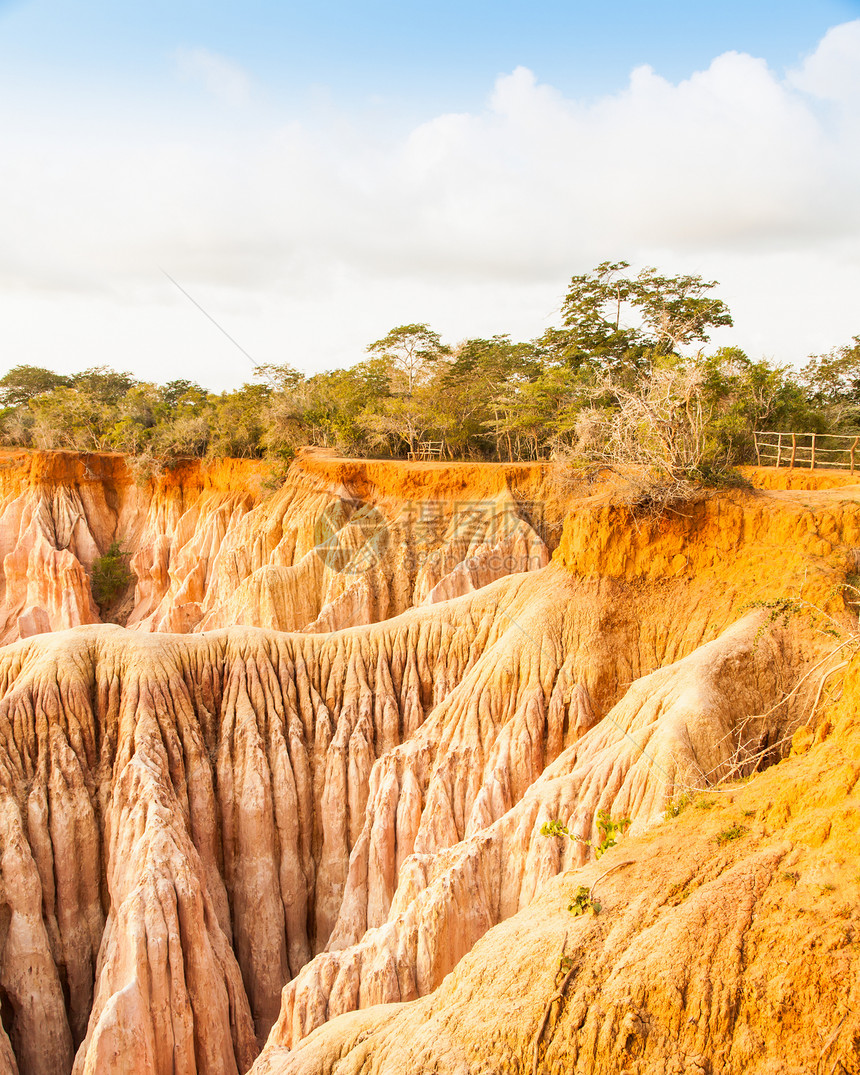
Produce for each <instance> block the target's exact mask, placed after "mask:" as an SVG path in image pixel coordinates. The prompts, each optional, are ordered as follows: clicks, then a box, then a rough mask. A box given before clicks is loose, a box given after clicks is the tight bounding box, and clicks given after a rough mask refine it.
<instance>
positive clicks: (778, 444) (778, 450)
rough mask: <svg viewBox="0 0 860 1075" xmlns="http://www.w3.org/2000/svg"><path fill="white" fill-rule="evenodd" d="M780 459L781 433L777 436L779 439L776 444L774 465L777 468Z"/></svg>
mask: <svg viewBox="0 0 860 1075" xmlns="http://www.w3.org/2000/svg"><path fill="white" fill-rule="evenodd" d="M781 459H782V433H780V434H779V439H778V440H777V442H776V465H777V466H779V462H780V460H781Z"/></svg>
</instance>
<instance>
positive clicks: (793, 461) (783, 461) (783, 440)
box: [753, 430, 860, 474]
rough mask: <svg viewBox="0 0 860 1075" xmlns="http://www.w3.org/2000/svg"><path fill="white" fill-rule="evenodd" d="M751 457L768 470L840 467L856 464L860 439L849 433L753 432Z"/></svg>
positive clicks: (849, 466) (850, 468)
mask: <svg viewBox="0 0 860 1075" xmlns="http://www.w3.org/2000/svg"><path fill="white" fill-rule="evenodd" d="M753 436H754V437H755V457H756V462H757V463H758V465H759V466H760V467H761V466H765V467H769V466H775V467H804V468H806V469H808V470H815V468H816V467H844V468H845V469H846V470H850V471H851V473H852V474H853V473H854V469H855V462H856V463H858V464H860V452H858V451H857V449H858V447H860V436H855V435H854V434H853V433H849V434H844V433H770V432H764V431H760V430H756V431H755V433H754V434H753Z"/></svg>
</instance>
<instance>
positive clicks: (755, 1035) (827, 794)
mask: <svg viewBox="0 0 860 1075" xmlns="http://www.w3.org/2000/svg"><path fill="white" fill-rule="evenodd" d="M858 706H860V662H858V659H857V658H856V657H855V659H854V661H853V663H852V666H851V669H850V672H849V674H848V677H847V681H846V684H845V690H844V694H843V696H842V700H841V703H840V704H838V705H837V706H836V707H835V709H833V710H831V713H830V715H829V717H828V719H826V720H824V721H823V722H822V723H821V724H820V725H819V729H818V732H817V733H816V734H814V735H813V734H810V733H808V732H806V731H805V730H804V732H803V733H802V734H798V736H797V737H796V746H795V751H794V753H793V756H792V757H791V758H790V759H788V760H787V761H784V762H782V763H780V764H779V765H777V766H775V767H774V768H772V769H770V770H768V771H767V772H765V773H763V774H761V775H760V776H757V777H756V778H755V779H754V780H753V781H751V782H749V783H748V784H745V785H737V784H735V785H728V786H725V787H722V788H720V789H719V790H716V791H714V792H712V793H711V794H699V795H696V796H694V797H693V799H692V801H691V802H690V803H688V804H687V805H686V806H685V808H684V809H683V810H682V811H680V816H678V812H676V811H673V814H674V816H669V817H667V818H666V819H665V820H662V821H661V822H660V823H658V824H657V825H655V826H654V827H652V828H651V829H650V831H649V832H648V833H647V834H644V835H640V836H636V835H630V836H628V837H627V838H626V839H625V840H624V841H623V843H622V844H621V846H619V847H616V848H614V849H612V850H610V851H609V852H608V853H607V854H606V856H605V857H604V858H602V859H601V860H600V861H599V862H594V861H591V862H589V863H588V864H585V865H582V866H580V867H578V868H576V869H574V870H573V871H572V872H569V873H564V874H561V875H559V876H558V877H556V878H553V879H551V880H549V881H548V882H547V883H546V884H545V885H544V887H543V890H542V891H541V892H540V893H539V894H538V895H537V896H536V898H535V899H534V900H533V901H532V902H531V903H530V904H529V905H528V907H527V908H525V909H523V910H521V911H520V912H519V913H517V914H515V915H513V916H512V917H510V918H508V919H507V920H506V921H504V922H503V923H502V924H500V925H498V926H496V927H495V928H494V929H492V930H491V931H490V932H488V933H487V934H486V935H485V936H484V937H483V939H481V940H479V941H478V942H477V943H476V944H475V946H474V947H473V948H472V950H471V952H470V953H469V954H468V955H465V956H464V957H463V959H462V960H461V961H460V962H459V963H458V965H457V966H456V968H455V969H454V970H453V971H452V972H451V973H450V974H449V975H448V976H447V977H446V978H445V979H444V980H443V982H442V983H441V984H440V985H439V987H438V988H437V989H436V990H435V991H434V992H432V993H429V994H428V995H426V996H424V997H423V998H421V999H417V1000H413V1001H411V1002H409V1003H402V1004H386V1005H379V1006H376V1007H370V1008H367V1009H366V1010H362V1011H354V1012H352V1013H350V1014H348V1015H342V1016H340V1017H339V1018H335V1019H333V1020H332V1021H331V1022H329V1023H327V1024H326V1025H325V1026H322V1027H320V1028H319V1029H318V1030H317V1031H316V1032H315V1033H313V1034H311V1035H310V1036H309V1037H307V1038H305V1039H304V1040H303V1041H301V1042H300V1043H299V1044H298V1045H297V1046H296V1047H294V1048H293V1049H292V1050H288V1049H286V1048H284V1047H282V1046H281V1045H279V1044H278V1040H277V1038H276V1036H275V1035H273V1036H272V1038H270V1041H269V1044H268V1045H267V1047H266V1049H265V1050H264V1051H263V1054H262V1056H261V1057H260V1059H259V1061H258V1062H257V1064H256V1065H255V1067H254V1069H253V1071H254V1075H309V1073H311V1072H313V1073H314V1075H331V1073H334V1072H339V1071H345V1070H348V1071H350V1072H354V1073H356V1075H395V1073H398V1075H399V1073H400V1072H404V1071H435V1072H439V1073H440V1075H459V1073H461V1072H465V1071H492V1072H498V1073H499V1075H514V1073H520V1072H523V1071H529V1072H532V1071H539V1072H544V1071H546V1072H551V1071H564V1072H573V1073H576V1075H611V1073H615V1072H619V1071H632V1072H652V1071H666V1072H671V1071H677V1072H686V1073H696V1075H701V1073H708V1072H717V1071H719V1072H726V1073H728V1075H741V1073H743V1075H750V1073H752V1075H765V1073H768V1075H770V1073H775V1072H780V1073H783V1072H784V1073H788V1072H801V1071H827V1072H831V1071H832V1072H848V1073H851V1075H853V1073H856V1072H857V1071H858V1070H860V1014H858V1013H860V1004H858V1001H860V986H858V982H860V976H858V963H860V958H858V952H857V940H858V936H860V915H858V907H860V878H858V875H857V869H856V865H857V861H858V855H860V835H858V828H857V824H856V820H857V812H858V809H860V721H858ZM556 839H557V838H556ZM508 853H509V854H510V853H511V852H510V851H509V852H508ZM583 890H584V891H586V892H589V893H592V894H593V899H594V901H596V902H598V903H599V904H600V909H599V913H594V911H593V910H592V911H587V912H586V913H585V914H583V915H582V916H579V917H574V916H573V915H571V914H570V913H569V912H568V910H567V908H568V905H569V904H570V902H571V900H572V899H573V898H574V897H575V895H576V893H577V892H578V891H583Z"/></svg>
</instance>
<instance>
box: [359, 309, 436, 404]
mask: <svg viewBox="0 0 860 1075" xmlns="http://www.w3.org/2000/svg"><path fill="white" fill-rule="evenodd" d="M367 350H368V351H369V352H370V353H371V354H373V355H378V356H379V357H380V358H383V359H385V361H386V362H388V363H389V364H390V366H391V368H392V370H393V371H395V372H396V373H399V374H400V375H401V376H402V377H403V378H404V379H405V382H406V391H407V392H408V393H409V394H410V395H411V394H412V392H413V390H414V389H415V386H416V384H424V383H426V382H427V381H428V380H429V379H430V376H431V375H432V372H433V370H434V368H435V367H436V364H437V363H438V362H439V361H440V359H442V358H444V357H445V356H447V355H449V354H450V353H451V349H450V348H449V347H447V346H446V345H445V344H443V343H442V340H441V338H440V337H439V334H438V333H437V332H434V331H433V330H432V329H431V328H430V326H429V325H423V324H421V325H398V326H397V328H393V329H392V330H391V331H390V332H389V333H387V334H386V335H385V336H383V337H382V339H381V340H376V341H375V342H374V343H371V344H369V345H368V348H367Z"/></svg>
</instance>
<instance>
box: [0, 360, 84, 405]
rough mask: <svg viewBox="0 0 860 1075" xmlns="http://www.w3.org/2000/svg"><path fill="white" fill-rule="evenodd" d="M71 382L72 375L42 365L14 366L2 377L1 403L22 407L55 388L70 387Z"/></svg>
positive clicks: (0, 378) (0, 384) (0, 387)
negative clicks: (35, 397)
mask: <svg viewBox="0 0 860 1075" xmlns="http://www.w3.org/2000/svg"><path fill="white" fill-rule="evenodd" d="M71 383H72V381H71V378H70V377H63V376H62V375H61V374H59V373H54V372H53V371H52V370H46V369H42V367H41V366H13V367H12V369H11V370H9V372H8V373H7V374H5V375H4V376H3V377H0V404H2V405H3V406H4V407H20V406H21V404H23V403H28V402H29V401H30V400H31V399H33V397H34V396H39V395H41V394H42V393H43V392H50V391H51V390H52V389H54V388H62V387H68V386H69V385H70V384H71Z"/></svg>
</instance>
